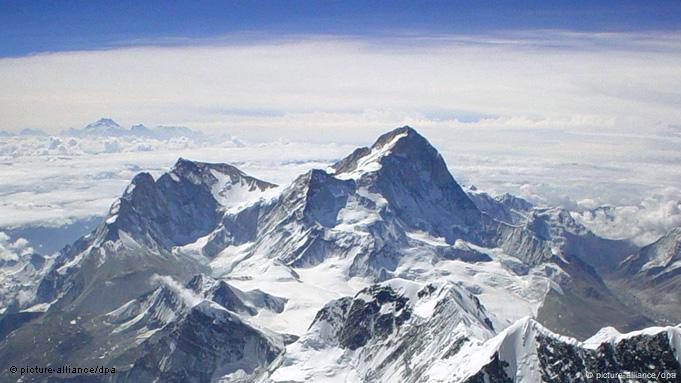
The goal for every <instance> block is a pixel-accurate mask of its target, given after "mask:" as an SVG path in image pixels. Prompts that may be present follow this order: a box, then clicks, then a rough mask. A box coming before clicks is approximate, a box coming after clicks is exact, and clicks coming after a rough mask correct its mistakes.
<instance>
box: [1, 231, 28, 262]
mask: <svg viewBox="0 0 681 383" xmlns="http://www.w3.org/2000/svg"><path fill="white" fill-rule="evenodd" d="M32 252H33V249H32V248H31V247H30V246H29V244H28V241H27V240H26V239H24V238H17V239H15V240H12V238H10V236H9V235H7V234H5V233H4V232H2V231H0V263H1V262H2V261H17V260H19V258H20V257H22V256H24V255H27V254H30V253H32Z"/></svg>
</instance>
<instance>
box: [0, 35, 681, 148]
mask: <svg viewBox="0 0 681 383" xmlns="http://www.w3.org/2000/svg"><path fill="white" fill-rule="evenodd" d="M675 37H676V36H675V35H658V36H656V35H636V34H626V35H623V34H596V35H589V34H570V33H557V32H547V31H544V32H534V34H532V33H530V32H527V33H525V34H521V35H516V36H511V37H506V38H500V37H498V36H497V37H484V36H483V37H465V36H464V37H442V38H427V39H423V38H419V37H405V38H402V39H390V40H373V41H372V40H368V41H367V40H352V39H328V38H327V39H321V38H301V39H298V40H295V39H293V40H292V39H289V40H283V41H278V42H260V43H250V44H247V43H244V44H241V45H238V44H237V45H204V46H176V47H135V48H122V49H116V50H107V51H93V52H67V53H56V54H44V55H36V56H30V57H22V58H11V59H2V60H0V87H1V88H2V89H3V93H2V95H0V113H1V114H2V115H3V119H2V123H1V124H0V129H6V130H16V129H18V128H21V127H40V128H44V129H46V130H50V129H51V130H53V131H54V129H56V128H65V127H74V126H76V127H80V126H82V125H84V124H86V123H87V122H90V121H92V120H94V119H95V118H98V117H100V116H116V117H117V118H118V119H120V120H121V122H123V123H125V124H132V123H136V122H139V121H145V122H147V123H150V124H157V123H158V124H181V125H187V126H189V127H193V128H203V129H219V130H224V131H227V132H229V133H232V134H235V135H237V136H239V137H242V138H245V139H247V140H253V139H265V140H269V139H270V138H272V137H275V138H276V137H289V138H291V139H294V140H301V139H308V140H309V139H310V138H314V136H315V135H318V136H319V137H320V140H321V138H322V137H323V138H324V139H323V140H325V141H328V140H329V139H333V140H341V139H342V140H345V141H346V142H347V140H348V139H350V138H351V139H354V140H357V139H368V138H369V137H372V136H374V135H375V134H376V133H377V131H378V130H384V129H385V127H386V126H396V125H399V124H401V123H404V122H410V123H412V124H414V125H418V124H417V123H416V122H415V121H418V122H423V124H420V125H421V126H424V125H432V124H434V125H439V126H446V127H451V126H461V125H464V124H463V123H461V120H466V116H468V117H470V115H473V116H488V117H489V116H491V117H489V118H488V119H486V120H484V121H481V122H479V123H476V124H473V125H474V126H496V127H500V126H501V127H508V126H512V127H535V126H539V127H542V126H544V127H552V128H579V129H586V130H594V129H598V130H603V129H607V130H614V131H620V132H621V131H633V129H636V130H637V131H644V132H651V131H656V130H659V129H660V128H661V127H665V126H667V125H669V124H678V123H679V121H680V120H681V118H680V117H681V111H680V110H679V108H678V107H677V105H678V104H679V101H680V98H681V96H680V94H679V91H678V89H681V87H680V85H681V68H680V67H679V66H678V64H677V63H678V62H679V61H680V60H681V44H679V43H678V40H676V39H675ZM55 74H58V75H55ZM443 116H444V117H443ZM462 116H464V117H462ZM310 136H312V137H310Z"/></svg>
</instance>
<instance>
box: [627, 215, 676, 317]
mask: <svg viewBox="0 0 681 383" xmlns="http://www.w3.org/2000/svg"><path fill="white" fill-rule="evenodd" d="M616 277H617V279H616V280H615V281H614V284H615V285H617V286H624V287H626V291H629V292H630V294H631V295H633V296H634V297H636V299H637V300H638V301H639V302H640V303H641V304H643V305H645V306H646V307H648V308H650V309H651V310H652V311H654V312H655V313H657V315H658V316H659V317H661V318H662V319H664V320H666V321H667V322H668V323H677V322H680V321H681V228H675V229H672V230H671V231H669V233H667V234H666V235H665V236H663V237H662V238H660V239H658V240H657V241H655V242H654V243H652V244H650V245H648V246H646V247H644V248H642V249H641V250H640V251H639V252H636V253H634V254H632V255H631V256H630V257H628V258H627V259H626V260H624V261H623V262H622V264H621V265H620V267H619V270H618V275H616Z"/></svg>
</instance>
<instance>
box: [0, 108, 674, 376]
mask: <svg viewBox="0 0 681 383" xmlns="http://www.w3.org/2000/svg"><path fill="white" fill-rule="evenodd" d="M100 122H101V123H100ZM111 123H112V121H111ZM111 123H110V122H109V121H108V120H107V121H105V120H100V121H98V123H96V124H94V125H92V126H90V125H89V126H88V127H86V128H85V129H84V130H83V134H89V133H85V132H86V131H87V132H93V134H95V132H100V133H101V132H104V133H106V134H111V130H112V129H113V130H116V129H119V128H120V127H118V126H117V124H115V123H114V124H115V126H114V125H113V124H111ZM144 129H146V128H144ZM132 130H135V131H138V132H143V131H144V130H143V129H142V127H140V128H137V129H136V128H134V127H133V129H132ZM680 244H681V233H680V232H679V231H678V229H677V230H674V231H672V232H670V233H669V234H668V235H667V236H665V237H664V238H662V239H660V240H659V241H657V242H655V243H654V244H651V245H649V246H647V247H644V248H637V247H636V246H634V245H632V244H630V243H629V242H626V241H618V240H611V239H605V238H601V237H598V236H597V235H595V234H593V233H592V232H590V231H589V230H588V229H587V228H585V227H584V226H582V225H581V224H579V223H578V222H577V221H575V220H574V219H573V218H572V216H571V214H570V212H569V211H567V210H565V209H561V208H547V207H535V206H533V205H532V204H530V203H529V202H527V201H525V200H523V199H521V198H519V197H515V196H512V195H509V194H505V195H501V196H492V195H490V194H487V193H485V192H482V191H479V190H475V189H464V188H462V187H461V186H460V185H459V184H458V183H457V182H456V180H455V179H454V177H453V176H452V174H451V173H450V172H449V170H448V167H447V165H446V163H445V161H444V159H443V158H442V156H441V155H440V154H439V153H438V151H437V150H436V149H435V148H434V147H433V146H432V145H431V144H430V143H429V142H428V140H427V139H426V138H424V137H423V136H421V135H420V134H419V133H418V132H417V131H416V130H414V129H412V128H410V127H401V128H398V129H395V130H393V131H391V132H388V133H386V134H384V135H382V136H380V137H379V138H378V139H377V141H376V142H375V143H374V144H373V145H371V146H370V147H363V148H358V149H356V150H355V151H354V152H352V153H351V154H350V155H348V156H347V157H345V158H343V159H341V160H340V161H338V162H336V163H335V164H333V165H331V166H329V167H328V168H326V169H315V170H311V171H309V172H307V173H305V174H302V175H300V176H299V177H297V178H296V179H295V180H294V181H293V182H291V183H290V184H288V185H275V184H273V183H269V182H266V181H263V180H260V179H257V178H255V177H253V176H250V175H248V174H245V173H244V172H242V171H241V170H239V169H237V168H236V167H234V166H231V165H228V164H213V163H203V162H196V161H190V160H187V159H183V158H180V159H179V160H178V161H177V162H176V164H175V165H174V166H173V168H172V169H171V170H170V171H168V172H167V173H164V174H163V175H161V176H159V177H158V178H154V177H153V176H152V175H150V174H148V173H140V174H138V175H137V176H135V177H134V178H133V179H132V181H131V183H130V184H129V186H128V187H127V188H126V190H125V192H124V193H123V195H122V196H121V197H120V198H118V199H117V200H116V201H114V203H113V204H112V206H111V208H110V209H109V212H108V214H107V215H106V217H105V219H104V220H103V221H102V222H101V223H100V224H99V225H98V227H97V228H96V229H95V230H94V231H93V232H92V233H90V234H88V235H86V236H84V237H82V238H80V239H79V240H77V241H76V242H75V243H73V244H72V245H70V246H67V247H66V248H64V249H62V250H61V251H60V252H59V253H57V254H56V255H54V256H43V255H38V254H31V255H30V256H29V255H26V256H25V257H24V258H23V259H20V260H18V261H16V262H13V263H12V264H7V265H2V266H1V267H0V271H2V273H3V274H1V275H2V277H3V279H2V281H1V282H2V283H1V284H0V287H1V288H2V291H0V300H1V301H2V302H3V305H2V307H3V309H2V310H1V311H0V366H2V370H1V372H0V377H1V378H2V380H3V381H5V380H7V381H13V380H12V379H15V380H16V376H15V375H12V374H11V373H10V372H9V369H8V368H7V367H8V366H11V365H17V366H23V365H45V364H50V365H55V366H57V365H76V364H77V365H84V366H95V365H104V366H107V367H114V368H116V373H115V374H111V375H107V376H92V375H78V374H67V375H64V376H59V377H54V376H52V377H47V376H44V375H26V376H24V377H23V379H24V380H23V381H48V380H49V379H52V380H49V381H72V382H81V381H88V382H90V381H97V382H99V381H102V382H104V381H106V382H141V381H145V382H146V381H158V382H208V381H221V382H232V381H240V382H304V381H329V382H335V381H357V382H375V381H385V382H514V381H517V382H539V381H544V382H597V381H602V380H599V378H598V377H596V376H595V373H597V372H599V373H600V372H608V371H610V372H613V371H614V372H629V373H641V374H643V373H652V372H658V371H666V372H669V373H670V374H672V373H674V374H675V375H674V377H671V375H669V376H666V377H659V376H658V377H657V378H656V379H653V380H652V381H665V382H666V381H669V382H672V381H677V380H675V379H676V378H677V377H679V376H681V349H680V347H681V327H679V326H674V325H676V324H678V323H679V322H681V311H680V310H679V309H678V307H679V304H678V303H679V301H680V300H681V297H680V295H679V291H681V290H679V289H678V287H679V285H680V284H681V272H679V270H681V267H679V266H680V265H681V261H680V259H681V258H680V257H681V255H680V254H681V252H680V249H681V245H680ZM559 334H560V335H559ZM55 379H58V380H55Z"/></svg>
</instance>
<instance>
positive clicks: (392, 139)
mask: <svg viewBox="0 0 681 383" xmlns="http://www.w3.org/2000/svg"><path fill="white" fill-rule="evenodd" d="M404 138H406V139H407V140H414V139H417V140H421V141H426V139H425V138H424V137H423V136H422V135H421V134H419V132H417V131H416V129H414V128H412V127H411V126H409V125H405V126H402V127H399V128H396V129H393V130H391V131H389V132H388V133H384V134H383V135H381V136H380V137H378V139H377V140H376V142H375V143H374V144H373V145H372V146H371V147H372V148H378V147H383V146H385V145H387V144H390V143H393V144H394V143H396V139H397V140H402V139H404ZM426 142H427V141H426Z"/></svg>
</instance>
